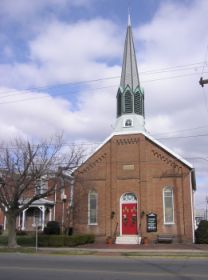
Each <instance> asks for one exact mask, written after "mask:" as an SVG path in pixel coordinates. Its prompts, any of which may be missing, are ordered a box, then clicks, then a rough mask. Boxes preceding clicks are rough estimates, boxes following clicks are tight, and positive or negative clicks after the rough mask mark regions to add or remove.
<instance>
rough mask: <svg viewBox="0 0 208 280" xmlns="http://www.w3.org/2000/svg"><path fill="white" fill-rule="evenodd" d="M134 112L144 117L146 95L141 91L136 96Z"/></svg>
mask: <svg viewBox="0 0 208 280" xmlns="http://www.w3.org/2000/svg"><path fill="white" fill-rule="evenodd" d="M134 112H135V113H136V114H138V115H141V116H144V93H143V91H141V90H140V89H139V90H137V91H136V92H135V94H134Z"/></svg>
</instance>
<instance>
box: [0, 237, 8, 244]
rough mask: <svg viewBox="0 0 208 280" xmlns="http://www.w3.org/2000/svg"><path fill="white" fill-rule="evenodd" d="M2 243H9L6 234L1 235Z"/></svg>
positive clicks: (0, 240) (0, 241) (0, 242)
mask: <svg viewBox="0 0 208 280" xmlns="http://www.w3.org/2000/svg"><path fill="white" fill-rule="evenodd" d="M0 245H1V246H6V245H8V236H6V235H2V236H0Z"/></svg>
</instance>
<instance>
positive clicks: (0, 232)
mask: <svg viewBox="0 0 208 280" xmlns="http://www.w3.org/2000/svg"><path fill="white" fill-rule="evenodd" d="M2 233H3V225H0V234H2Z"/></svg>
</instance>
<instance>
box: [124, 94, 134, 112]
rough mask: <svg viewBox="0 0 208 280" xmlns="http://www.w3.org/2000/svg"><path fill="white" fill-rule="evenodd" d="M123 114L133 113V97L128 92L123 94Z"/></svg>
mask: <svg viewBox="0 0 208 280" xmlns="http://www.w3.org/2000/svg"><path fill="white" fill-rule="evenodd" d="M124 100H125V114H131V113H133V95H132V94H131V92H130V91H127V92H126V93H125V98H124Z"/></svg>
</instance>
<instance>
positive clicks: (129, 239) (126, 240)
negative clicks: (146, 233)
mask: <svg viewBox="0 0 208 280" xmlns="http://www.w3.org/2000/svg"><path fill="white" fill-rule="evenodd" d="M115 243H116V244H140V243H141V237H140V236H138V235H123V236H117V237H116V242H115Z"/></svg>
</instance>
